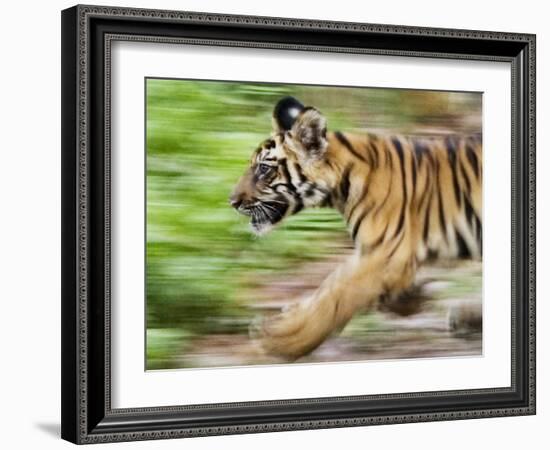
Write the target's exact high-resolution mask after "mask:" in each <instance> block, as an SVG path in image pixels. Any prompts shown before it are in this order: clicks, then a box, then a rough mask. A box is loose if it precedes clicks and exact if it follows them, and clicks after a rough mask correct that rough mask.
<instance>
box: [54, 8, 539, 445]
mask: <svg viewBox="0 0 550 450" xmlns="http://www.w3.org/2000/svg"><path fill="white" fill-rule="evenodd" d="M114 41H143V42H156V43H159V44H163V43H173V44H177V43H182V42H183V43H187V44H200V45H217V46H229V47H233V46H238V47H250V48H260V49H262V48H265V49H272V48H275V49H289V50H303V51H317V52H336V53H350V54H374V55H390V56H391V55H395V56H409V57H415V58H426V57H429V58H446V59H453V60H466V59H474V60H481V61H503V62H508V63H510V64H511V74H512V82H511V86H512V92H511V103H512V117H511V130H512V133H511V134H512V142H511V146H512V174H511V177H512V192H511V196H512V211H511V221H512V302H511V304H512V313H511V317H512V324H511V329H512V342H511V347H510V349H511V354H512V356H511V361H512V370H511V381H512V382H511V386H509V387H505V388H502V387H495V388H487V389H474V390H456V391H433V392H421V393H402V394H381V395H363V396H353V397H326V398H313V399H311V398H308V399H288V400H277V401H256V402H241V403H225V404H223V403H219V404H208V405H205V404H204V405H182V406H171V407H146V408H136V409H113V408H112V406H111V353H110V336H111V326H112V324H111V322H110V312H111V303H110V302H111V297H110V282H111V280H110V276H111V272H110V256H111V255H110V248H111V247H110V246H111V235H110V215H111V204H110V183H111V171H110V161H111V160H110V131H111V129H110V98H111V85H110V62H111V59H110V57H111V54H110V50H111V44H112V42H114ZM139 132H141V131H139ZM528 414H535V36H534V35H530V34H514V33H503V32H486V31H470V30H450V29H435V28H419V27H405V26H394V25H376V24H362V23H343V22H328V21H313V20H302V19H280V18H270V17H252V16H231V15H216V14H203V13H191V12H178V11H157V10H144V9H126V8H111V7H98V6H75V7H73V8H70V9H67V10H65V11H63V12H62V437H63V438H64V439H67V440H69V441H71V442H74V443H79V444H84V443H98V442H112V441H132V440H143V439H167V438H176V437H192V436H207V435H219V434H238V433H253V432H270V431H283V430H300V429H313V428H329V427H347V426H363V425H374V424H389V423H404V422H422V421H439V420H454V419H468V418H484V417H498V416H511V415H528Z"/></svg>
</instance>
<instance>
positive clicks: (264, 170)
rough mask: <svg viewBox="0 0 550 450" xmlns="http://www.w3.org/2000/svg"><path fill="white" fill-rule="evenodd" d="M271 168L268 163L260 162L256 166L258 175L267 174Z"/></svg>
mask: <svg viewBox="0 0 550 450" xmlns="http://www.w3.org/2000/svg"><path fill="white" fill-rule="evenodd" d="M272 170H273V167H271V166H270V165H269V164H260V165H259V166H258V173H259V174H260V175H267V174H268V173H270V172H271V171H272Z"/></svg>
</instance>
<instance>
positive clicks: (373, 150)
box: [368, 140, 379, 169]
mask: <svg viewBox="0 0 550 450" xmlns="http://www.w3.org/2000/svg"><path fill="white" fill-rule="evenodd" d="M368 146H369V150H370V152H371V154H372V156H373V160H374V168H375V169H376V168H378V165H379V161H378V147H377V146H376V144H375V143H374V142H373V141H372V140H369V143H368Z"/></svg>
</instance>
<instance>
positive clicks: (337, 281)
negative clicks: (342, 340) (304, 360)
mask: <svg viewBox="0 0 550 450" xmlns="http://www.w3.org/2000/svg"><path fill="white" fill-rule="evenodd" d="M414 272H415V262H414V258H412V257H410V256H408V255H407V257H405V258H399V259H398V258H396V259H395V260H392V261H391V262H388V261H387V259H386V255H384V254H383V253H380V254H377V255H376V254H375V255H369V256H368V257H361V256H359V255H354V256H353V257H352V258H351V259H350V260H348V261H347V262H346V263H344V264H343V265H342V266H340V267H339V268H338V269H337V270H335V271H334V272H333V273H332V274H331V275H330V276H329V277H328V278H327V279H326V280H325V281H324V282H323V283H322V284H321V286H320V287H319V288H318V289H317V291H316V292H315V293H314V294H313V295H312V296H311V297H309V298H307V299H305V300H303V301H301V302H298V303H296V304H294V305H292V306H291V307H290V308H288V309H287V310H285V311H283V312H281V313H279V314H276V315H274V316H269V317H267V318H264V319H263V320H262V322H261V323H259V324H258V325H257V326H256V330H255V331H256V334H257V339H258V342H259V344H260V346H261V348H262V349H263V351H265V352H266V353H268V354H270V355H275V356H279V357H282V358H285V359H288V360H295V359H297V358H299V357H301V356H304V355H306V354H308V353H310V352H311V351H313V350H314V349H315V348H317V347H318V346H319V345H321V344H322V343H323V342H324V341H325V339H327V337H329V336H330V335H331V334H332V333H334V332H336V331H340V330H341V329H342V328H343V327H344V326H345V325H346V324H347V323H348V321H349V320H350V319H351V318H352V317H353V315H354V314H355V313H356V312H358V311H360V310H368V309H370V308H371V307H373V306H374V305H376V303H377V302H378V300H379V299H380V297H381V296H382V295H390V296H392V295H398V294H399V293H400V292H402V291H403V290H405V289H407V288H408V287H409V286H410V285H411V283H412V280H413V279H414Z"/></svg>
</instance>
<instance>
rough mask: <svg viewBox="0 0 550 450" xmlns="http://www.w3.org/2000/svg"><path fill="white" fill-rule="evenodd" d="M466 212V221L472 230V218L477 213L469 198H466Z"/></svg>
mask: <svg viewBox="0 0 550 450" xmlns="http://www.w3.org/2000/svg"><path fill="white" fill-rule="evenodd" d="M464 212H465V213H466V221H467V222H468V225H469V226H470V228H471V227H472V226H473V222H472V218H473V217H474V216H475V213H474V208H473V207H472V204H471V203H470V200H469V199H468V197H464Z"/></svg>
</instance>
